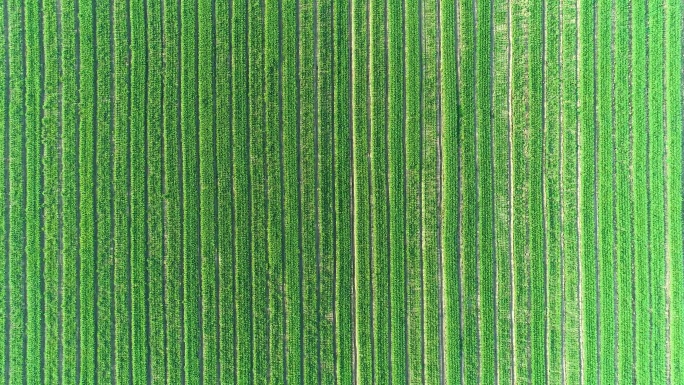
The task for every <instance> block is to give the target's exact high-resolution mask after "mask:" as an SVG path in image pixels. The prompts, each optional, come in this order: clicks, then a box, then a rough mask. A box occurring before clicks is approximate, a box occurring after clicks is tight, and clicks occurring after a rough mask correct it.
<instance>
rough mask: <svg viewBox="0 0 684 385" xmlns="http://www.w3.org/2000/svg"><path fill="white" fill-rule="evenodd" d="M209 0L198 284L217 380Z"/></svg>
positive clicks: (209, 362) (204, 19) (204, 17)
mask: <svg viewBox="0 0 684 385" xmlns="http://www.w3.org/2000/svg"><path fill="white" fill-rule="evenodd" d="M213 11H214V10H213V9H212V7H211V3H210V2H198V16H197V17H198V23H199V24H198V26H197V28H198V40H197V41H198V44H199V46H198V47H197V49H198V50H199V52H198V58H197V60H198V76H199V78H198V79H197V81H198V82H199V86H198V87H199V94H198V97H199V111H198V113H199V127H197V129H198V130H199V154H198V155H199V163H200V169H199V175H200V179H199V183H200V207H199V210H200V221H201V224H200V229H201V233H200V250H201V254H200V260H201V262H200V263H201V271H200V277H201V278H200V284H201V288H200V289H201V291H202V305H201V308H202V315H201V319H202V341H203V346H202V349H203V357H204V366H203V367H204V372H203V374H202V378H203V379H204V382H205V383H217V382H218V368H219V365H218V340H217V336H218V333H217V332H218V329H217V328H218V324H217V322H216V321H217V312H218V308H217V306H216V304H217V302H216V289H217V287H216V285H217V284H218V282H216V276H217V273H218V272H217V270H216V269H217V263H216V256H217V250H218V248H217V247H216V245H217V239H216V224H215V221H216V215H217V213H216V212H215V211H216V206H217V203H218V202H216V200H215V196H216V178H217V176H216V161H215V155H216V151H215V150H214V144H215V142H216V139H215V128H216V125H215V121H214V119H215V115H214V79H215V75H214V61H213V59H214V45H215V44H214V43H213V42H214V34H213V31H214V26H213V22H214V19H213V15H214V13H213Z"/></svg>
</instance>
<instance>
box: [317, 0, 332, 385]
mask: <svg viewBox="0 0 684 385" xmlns="http://www.w3.org/2000/svg"><path fill="white" fill-rule="evenodd" d="M315 4H316V7H315V8H314V9H315V11H316V16H317V17H316V21H315V24H316V26H317V31H316V32H317V35H318V41H317V44H316V48H317V52H316V57H317V59H318V73H317V74H316V78H317V80H318V82H317V83H318V84H317V86H318V88H317V90H316V94H317V96H318V98H317V100H316V104H317V106H318V117H317V118H318V120H317V127H318V135H317V139H318V140H317V143H318V157H317V165H316V175H317V178H318V188H317V192H316V194H317V196H318V212H317V215H318V223H319V226H318V235H319V253H320V255H319V257H318V258H317V260H318V267H317V274H318V277H319V278H318V282H317V291H318V301H319V302H318V309H317V312H318V314H317V317H316V318H317V320H318V343H319V345H320V350H319V352H318V357H319V359H318V365H319V368H320V373H319V376H320V378H321V382H322V383H332V382H334V381H335V379H336V378H337V377H336V373H337V372H336V369H337V368H336V362H335V360H336V351H335V350H334V348H335V344H336V340H335V338H336V336H335V331H336V322H335V280H334V278H335V264H334V261H335V249H336V245H335V214H334V211H333V210H334V205H335V200H334V199H335V195H334V194H335V187H334V183H335V181H334V174H333V169H334V166H333V159H334V158H333V153H334V152H333V109H334V104H333V103H334V99H333V90H334V89H333V79H334V77H333V76H334V74H333V68H334V66H333V61H332V58H333V55H334V53H333V44H332V39H333V13H332V11H333V7H332V5H333V3H332V1H331V0H323V1H318V0H317V1H316V2H315Z"/></svg>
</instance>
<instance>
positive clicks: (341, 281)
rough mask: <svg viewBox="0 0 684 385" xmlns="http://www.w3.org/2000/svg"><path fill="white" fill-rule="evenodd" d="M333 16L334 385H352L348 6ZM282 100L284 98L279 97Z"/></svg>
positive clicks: (335, 5) (339, 5)
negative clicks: (335, 371)
mask: <svg viewBox="0 0 684 385" xmlns="http://www.w3.org/2000/svg"><path fill="white" fill-rule="evenodd" d="M332 12H333V30H332V35H333V36H332V40H333V41H332V43H333V55H332V61H333V121H332V124H333V131H334V132H333V137H332V140H333V149H332V160H333V170H332V172H333V179H334V192H333V197H334V208H335V217H334V221H335V225H334V226H335V227H334V233H335V290H334V294H333V296H334V298H335V305H334V306H335V332H336V336H335V341H336V347H337V353H336V355H335V356H336V359H337V362H336V366H337V382H338V383H340V384H343V385H347V384H352V383H353V375H354V367H353V362H354V361H353V360H354V358H353V357H354V352H353V341H352V337H353V334H352V333H353V329H352V327H353V318H352V304H351V302H352V263H351V261H352V258H350V256H351V250H352V248H351V245H352V242H353V240H352V228H351V226H352V223H351V218H352V213H351V199H352V189H351V187H352V186H351V183H350V181H351V170H350V168H351V167H350V166H351V126H350V125H351V122H350V115H349V106H350V105H351V95H350V93H351V89H350V88H351V78H350V62H351V61H350V59H351V58H350V52H349V47H350V45H349V44H350V41H349V38H350V34H351V31H350V30H349V26H350V24H349V17H350V15H349V13H350V9H349V4H346V3H345V2H344V1H341V0H335V1H334V3H333V7H332ZM283 97H284V98H286V97H287V96H286V95H283Z"/></svg>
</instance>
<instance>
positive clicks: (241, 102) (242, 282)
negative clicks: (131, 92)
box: [183, 0, 254, 382]
mask: <svg viewBox="0 0 684 385" xmlns="http://www.w3.org/2000/svg"><path fill="white" fill-rule="evenodd" d="M248 7H249V4H248V3H247V2H246V1H243V0H235V1H234V2H233V7H232V11H233V15H232V16H233V20H232V24H233V25H232V27H233V30H232V32H231V35H232V53H233V59H232V69H233V70H234V74H235V76H234V77H233V79H234V80H233V90H232V93H233V97H234V100H233V112H232V114H233V116H232V119H233V121H232V126H233V127H232V128H233V181H234V186H233V196H234V199H235V201H234V205H235V206H234V207H235V265H234V266H235V275H234V276H235V284H236V287H235V293H236V300H235V302H236V307H235V311H236V317H237V325H236V329H237V337H236V338H237V340H236V349H237V353H238V356H237V365H236V367H237V371H238V373H237V381H238V382H250V381H252V378H253V376H252V375H253V362H252V344H253V336H254V334H253V332H252V331H253V325H252V313H251V312H252V303H251V286H252V285H251V281H250V279H251V266H252V264H251V260H250V258H251V255H250V248H251V245H250V238H249V232H250V221H251V214H250V207H249V206H250V202H249V182H250V179H249V147H248V145H249V122H248V119H249V99H248V91H249V88H248V79H249V78H248V75H249V73H248V65H249V57H248V47H247V44H248V33H247V27H248V25H247V16H248V15H249V13H248ZM183 143H184V144H185V140H183ZM184 183H185V181H184Z"/></svg>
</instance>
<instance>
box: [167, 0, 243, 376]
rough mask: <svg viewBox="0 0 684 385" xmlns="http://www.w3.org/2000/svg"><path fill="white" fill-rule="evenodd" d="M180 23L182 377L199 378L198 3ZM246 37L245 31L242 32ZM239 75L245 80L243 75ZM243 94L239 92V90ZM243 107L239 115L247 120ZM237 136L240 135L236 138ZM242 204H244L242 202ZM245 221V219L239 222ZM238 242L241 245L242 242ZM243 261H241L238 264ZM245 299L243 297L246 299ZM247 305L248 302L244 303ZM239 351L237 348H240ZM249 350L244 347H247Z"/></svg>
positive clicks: (187, 6) (184, 10)
mask: <svg viewBox="0 0 684 385" xmlns="http://www.w3.org/2000/svg"><path fill="white" fill-rule="evenodd" d="M180 13H181V15H180V24H181V31H180V36H181V42H180V43H181V58H180V63H181V73H180V87H181V97H180V110H181V115H180V119H181V134H180V142H181V149H182V167H181V169H182V172H183V174H182V178H181V181H182V185H183V196H182V205H183V206H182V213H183V214H182V218H183V219H182V220H183V248H182V250H183V254H182V255H183V262H182V264H183V310H184V313H183V320H184V337H185V375H186V379H187V380H190V379H198V380H199V381H200V382H202V380H203V378H202V375H203V359H202V354H203V344H202V329H201V327H202V314H201V306H202V302H201V301H202V299H201V290H200V259H201V253H202V250H201V245H200V234H201V231H202V229H201V223H200V215H199V214H200V207H199V203H200V195H199V190H200V186H199V182H200V179H199V163H200V162H199V141H198V136H199V135H198V130H199V127H198V124H199V116H198V100H199V99H198V95H197V93H198V82H197V80H198V73H197V69H198V58H197V54H198V49H199V47H198V46H197V45H198V43H199V42H198V39H197V17H198V15H197V2H194V1H189V2H183V3H181V9H180ZM245 36H246V35H245ZM242 79H245V78H244V77H243V78H242ZM243 95H244V94H243ZM246 112H247V111H246V108H245V111H244V112H243V114H242V118H243V119H246V116H247V114H246ZM237 132H238V133H239V134H240V135H241V136H243V137H237V138H236V141H237V142H238V143H240V151H239V152H238V156H239V158H238V159H240V161H239V167H240V168H239V170H242V169H243V168H246V166H247V162H248V161H247V143H246V142H247V140H246V139H245V138H244V136H245V135H246V132H247V130H246V129H245V128H244V127H243V129H242V130H240V131H237ZM238 139H240V140H238ZM245 174H246V172H245V173H240V172H237V173H236V178H237V179H236V180H237V181H238V182H242V181H244V182H243V183H245V184H247V186H246V188H245V189H244V190H241V191H240V192H239V194H240V195H241V196H242V201H238V203H240V204H239V205H238V208H239V209H242V208H243V207H241V206H245V209H244V212H245V213H247V212H248V211H247V210H248V209H246V205H247V203H246V202H247V199H246V196H247V194H248V190H249V189H248V180H249V179H247V177H246V175H245ZM243 203H244V205H243ZM241 223H244V224H245V225H243V226H246V224H247V223H248V222H247V221H245V222H241ZM243 228H244V229H245V234H244V235H241V236H238V239H240V240H241V241H242V242H243V244H244V248H243V249H241V251H242V252H244V254H243V255H244V256H245V258H248V254H249V252H248V242H249V238H248V237H247V234H246V227H243ZM241 246H242V245H241ZM242 262H243V261H242V260H241V261H240V263H242ZM240 282H245V283H247V282H249V278H248V277H247V276H245V277H241V279H240ZM247 301H248V300H247ZM245 307H246V308H249V306H245ZM242 351H243V350H242V349H240V352H242ZM248 351H249V349H247V350H246V351H245V353H246V352H248Z"/></svg>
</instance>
